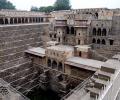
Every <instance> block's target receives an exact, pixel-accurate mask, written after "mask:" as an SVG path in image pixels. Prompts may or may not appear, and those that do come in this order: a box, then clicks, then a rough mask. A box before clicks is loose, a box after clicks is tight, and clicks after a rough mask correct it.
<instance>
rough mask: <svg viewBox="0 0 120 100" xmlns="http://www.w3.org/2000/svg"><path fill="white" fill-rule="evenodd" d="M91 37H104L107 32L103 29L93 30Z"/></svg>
mask: <svg viewBox="0 0 120 100" xmlns="http://www.w3.org/2000/svg"><path fill="white" fill-rule="evenodd" d="M92 33H93V36H106V35H107V30H106V29H105V28H103V29H101V28H98V29H96V28H93V30H92Z"/></svg>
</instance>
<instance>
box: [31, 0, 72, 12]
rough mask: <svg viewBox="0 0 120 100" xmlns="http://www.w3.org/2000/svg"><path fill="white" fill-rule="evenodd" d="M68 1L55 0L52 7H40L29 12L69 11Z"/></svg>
mask: <svg viewBox="0 0 120 100" xmlns="http://www.w3.org/2000/svg"><path fill="white" fill-rule="evenodd" d="M70 9H71V6H70V1H69V0H56V2H55V3H54V5H53V6H47V7H40V8H39V9H38V8H37V7H32V8H31V11H40V12H46V13H49V12H52V11H58V10H70Z"/></svg>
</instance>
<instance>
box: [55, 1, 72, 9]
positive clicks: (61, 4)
mask: <svg viewBox="0 0 120 100" xmlns="http://www.w3.org/2000/svg"><path fill="white" fill-rule="evenodd" d="M69 9H71V6H70V2H69V0H57V1H56V2H55V4H54V10H55V11H57V10H69Z"/></svg>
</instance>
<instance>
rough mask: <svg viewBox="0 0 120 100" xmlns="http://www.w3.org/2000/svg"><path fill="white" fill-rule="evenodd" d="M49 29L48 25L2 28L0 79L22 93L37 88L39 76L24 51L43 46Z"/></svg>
mask: <svg viewBox="0 0 120 100" xmlns="http://www.w3.org/2000/svg"><path fill="white" fill-rule="evenodd" d="M48 28H49V24H48V23H43V24H28V25H27V24H26V25H10V26H1V27H0V78H3V79H4V80H5V81H7V82H8V83H10V84H11V85H12V86H13V87H15V88H16V89H18V90H19V91H20V92H22V93H23V92H25V91H26V90H28V89H29V88H32V87H33V86H35V85H36V84H37V82H36V80H37V78H38V76H39V74H38V70H36V68H34V67H33V66H32V64H31V60H29V59H28V58H26V57H25V55H24V51H25V50H27V49H28V48H29V47H31V46H33V47H38V46H42V45H43V42H42V36H44V35H46V34H47V33H48V32H47V30H48ZM46 32H47V33H46ZM26 82H27V83H26ZM21 87H24V88H21Z"/></svg>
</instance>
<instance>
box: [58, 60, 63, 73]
mask: <svg viewBox="0 0 120 100" xmlns="http://www.w3.org/2000/svg"><path fill="white" fill-rule="evenodd" d="M58 70H59V71H63V64H62V63H61V62H59V64H58Z"/></svg>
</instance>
